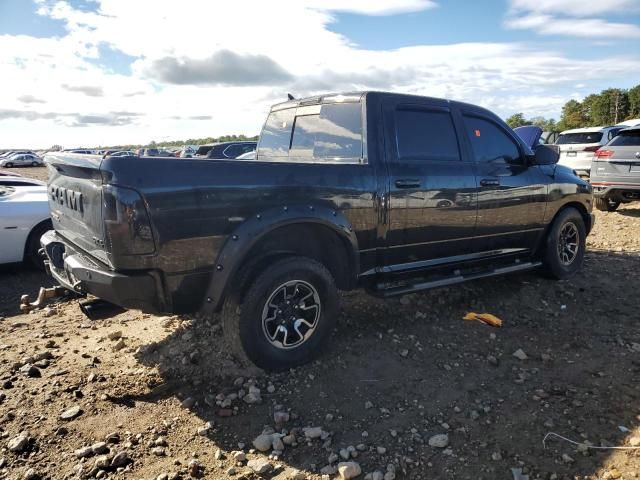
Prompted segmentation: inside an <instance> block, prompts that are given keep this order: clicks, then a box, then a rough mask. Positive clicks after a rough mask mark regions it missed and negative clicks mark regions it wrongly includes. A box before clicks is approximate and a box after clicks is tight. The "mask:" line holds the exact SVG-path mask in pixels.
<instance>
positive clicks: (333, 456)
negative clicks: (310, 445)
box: [327, 452, 338, 463]
mask: <svg viewBox="0 0 640 480" xmlns="http://www.w3.org/2000/svg"><path fill="white" fill-rule="evenodd" d="M327 460H328V461H329V463H336V462H337V461H338V454H337V453H336V452H331V453H330V454H329V458H328V459H327Z"/></svg>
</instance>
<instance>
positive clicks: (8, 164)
mask: <svg viewBox="0 0 640 480" xmlns="http://www.w3.org/2000/svg"><path fill="white" fill-rule="evenodd" d="M42 165H44V162H43V160H42V158H40V157H38V156H37V155H34V154H31V153H22V154H16V155H12V156H10V157H5V158H2V159H0V167H4V168H12V167H27V166H30V167H40V166H42Z"/></svg>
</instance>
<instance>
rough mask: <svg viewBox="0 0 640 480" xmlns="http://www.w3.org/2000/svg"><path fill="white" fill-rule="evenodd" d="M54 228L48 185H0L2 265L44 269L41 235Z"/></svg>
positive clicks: (0, 262) (0, 251)
mask: <svg viewBox="0 0 640 480" xmlns="http://www.w3.org/2000/svg"><path fill="white" fill-rule="evenodd" d="M52 228H53V227H52V225H51V218H50V216H49V202H48V200H47V187H46V186H44V185H38V186H8V185H2V184H0V264H3V263H18V262H27V263H29V264H31V265H33V266H35V267H38V268H42V266H43V263H42V259H41V258H40V256H39V255H38V250H39V249H40V237H41V236H42V235H43V234H44V232H46V231H47V230H51V229H52Z"/></svg>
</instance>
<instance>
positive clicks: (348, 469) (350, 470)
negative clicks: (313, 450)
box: [338, 462, 362, 480]
mask: <svg viewBox="0 0 640 480" xmlns="http://www.w3.org/2000/svg"><path fill="white" fill-rule="evenodd" d="M338 473H339V474H340V478H341V479H342V480H349V479H351V478H355V477H357V476H358V475H360V474H361V473H362V469H361V468H360V464H358V463H357V462H340V463H339V464H338Z"/></svg>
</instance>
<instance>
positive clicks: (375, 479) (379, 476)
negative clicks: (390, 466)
mask: <svg viewBox="0 0 640 480" xmlns="http://www.w3.org/2000/svg"><path fill="white" fill-rule="evenodd" d="M371 480H384V473H382V472H381V471H380V470H376V471H375V472H373V473H372V474H371Z"/></svg>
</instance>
